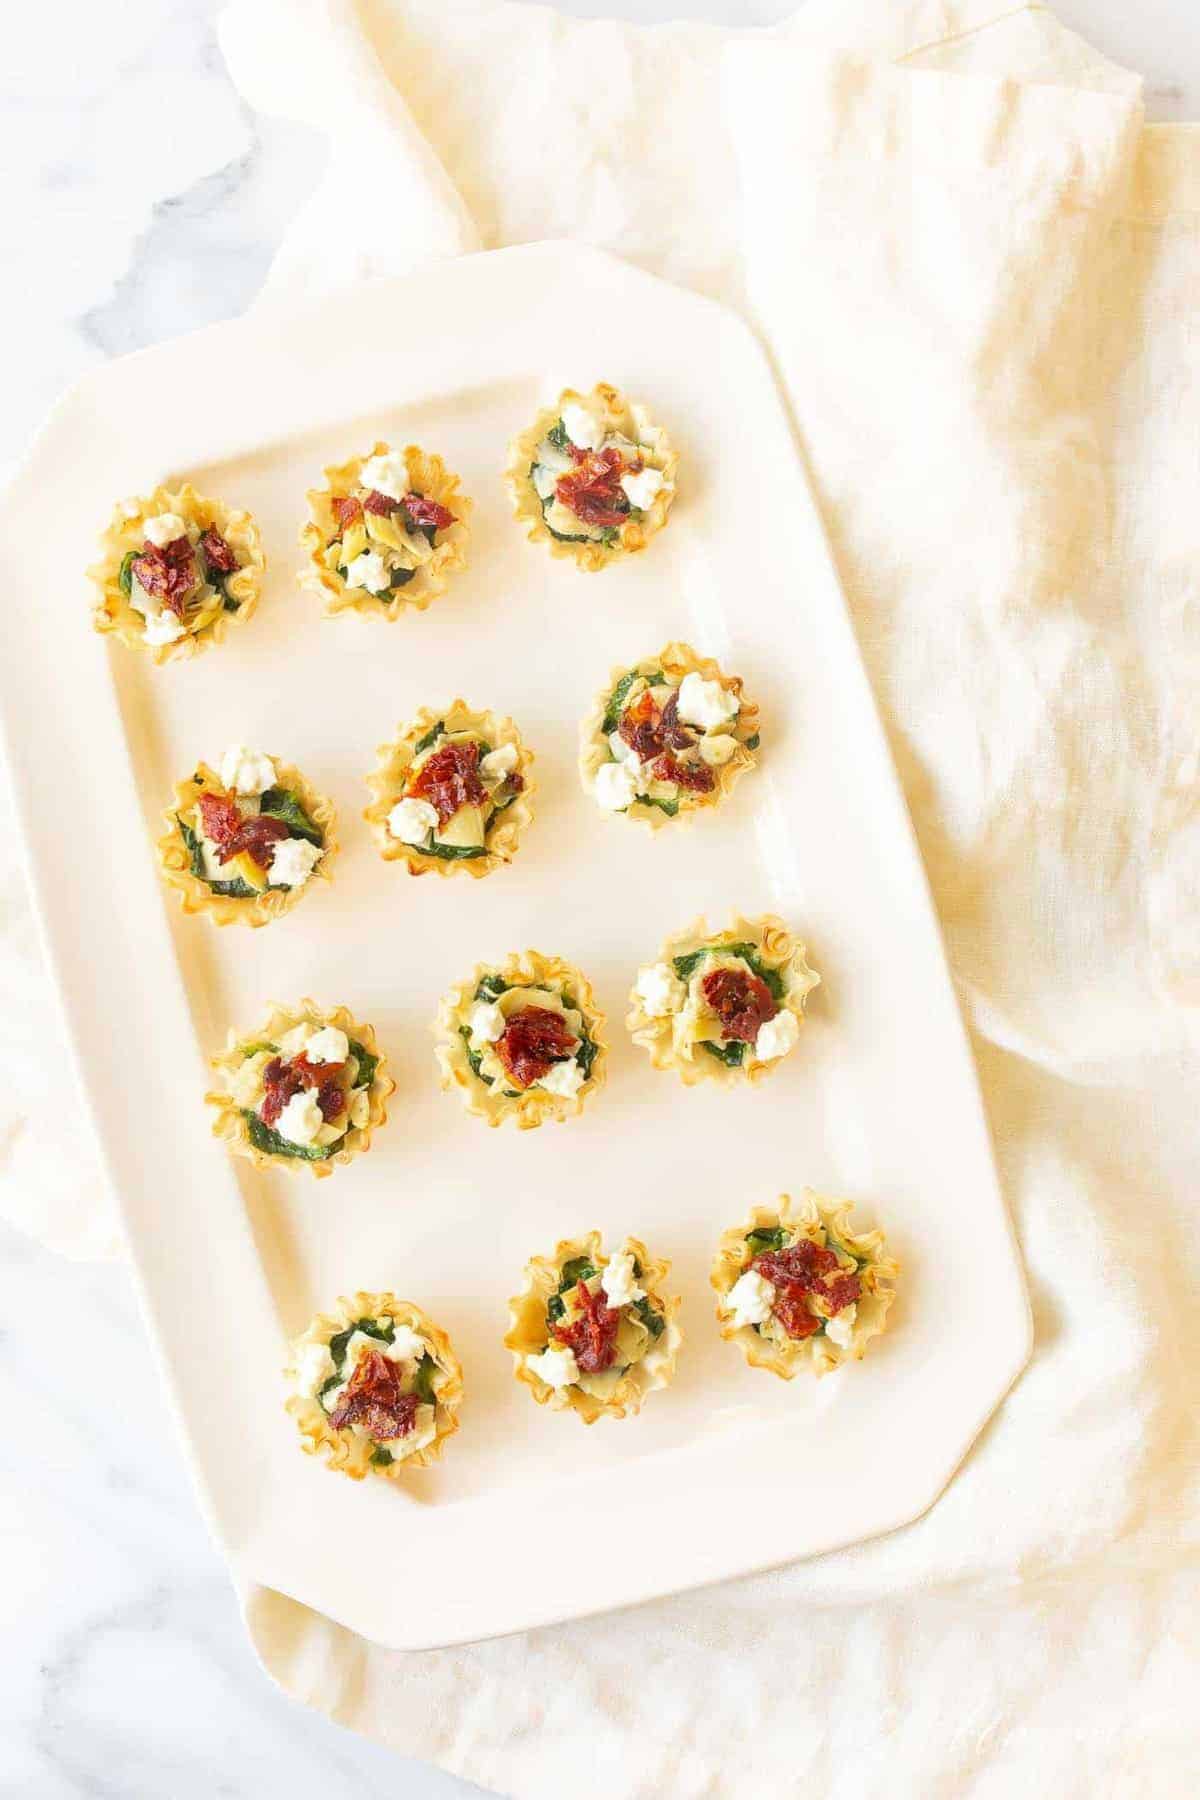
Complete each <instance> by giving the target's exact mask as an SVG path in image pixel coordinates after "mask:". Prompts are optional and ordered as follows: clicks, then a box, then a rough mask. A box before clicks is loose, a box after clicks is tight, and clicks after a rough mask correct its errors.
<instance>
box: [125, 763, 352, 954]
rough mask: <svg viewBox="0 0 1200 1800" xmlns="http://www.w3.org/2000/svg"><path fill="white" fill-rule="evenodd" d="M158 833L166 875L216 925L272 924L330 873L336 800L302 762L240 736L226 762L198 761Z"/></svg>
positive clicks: (189, 907) (186, 904)
mask: <svg viewBox="0 0 1200 1800" xmlns="http://www.w3.org/2000/svg"><path fill="white" fill-rule="evenodd" d="M163 817H164V819H165V820H166V824H167V831H166V835H165V836H164V837H161V838H160V839H159V840H158V844H157V850H158V862H159V867H160V868H161V870H162V872H163V877H164V879H165V880H166V881H167V882H168V883H169V884H170V886H171V887H173V888H175V889H176V891H177V892H178V894H179V896H180V899H181V901H182V903H183V910H184V911H185V912H206V913H207V914H208V915H209V917H210V918H211V919H213V920H214V921H215V922H216V923H217V924H218V925H236V924H241V925H255V926H257V925H266V924H269V923H270V921H271V920H272V919H277V918H278V917H279V915H280V914H281V913H285V912H287V911H288V909H289V907H292V906H294V905H295V904H296V902H297V900H299V898H300V896H301V894H302V893H303V892H304V890H305V887H306V886H307V884H308V882H309V880H310V878H311V877H312V876H314V875H315V876H317V877H318V878H319V879H321V880H323V881H328V880H329V879H330V873H329V865H330V863H331V862H332V860H333V857H334V853H335V851H336V850H337V837H336V835H335V830H334V813H333V805H332V802H331V801H329V800H327V799H326V798H325V796H324V795H323V794H319V793H318V792H317V790H316V789H315V788H314V787H310V786H309V784H308V782H307V781H306V780H305V779H304V776H303V775H302V774H301V773H300V771H299V769H294V768H293V767H292V766H291V764H290V763H283V762H280V761H279V760H278V758H276V757H271V756H263V755H262V754H261V753H260V752H259V751H256V750H247V749H246V747H245V745H243V744H235V745H234V746H233V747H232V748H231V749H229V750H227V751H226V752H225V755H224V756H223V757H222V758H221V766H220V771H219V773H218V771H216V770H214V769H210V768H209V766H208V764H207V763H200V764H198V765H197V767H196V770H195V772H194V773H193V774H192V775H190V776H189V777H188V779H187V780H186V781H180V782H177V783H176V786H175V804H174V806H173V807H172V808H171V809H170V811H169V812H166V813H164V815H163Z"/></svg>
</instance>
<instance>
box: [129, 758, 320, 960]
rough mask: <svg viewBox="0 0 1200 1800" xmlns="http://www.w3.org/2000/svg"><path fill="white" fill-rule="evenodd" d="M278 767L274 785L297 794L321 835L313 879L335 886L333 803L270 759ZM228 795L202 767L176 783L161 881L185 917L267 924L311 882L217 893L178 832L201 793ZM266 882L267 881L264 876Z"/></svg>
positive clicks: (162, 845)
mask: <svg viewBox="0 0 1200 1800" xmlns="http://www.w3.org/2000/svg"><path fill="white" fill-rule="evenodd" d="M271 761H272V763H273V764H274V767H275V785H276V786H277V787H280V788H286V789H287V790H288V791H289V792H290V793H293V794H295V795H296V797H297V799H298V800H299V802H300V804H301V806H302V807H303V808H304V811H305V813H306V815H307V816H308V818H309V819H310V820H311V821H312V823H313V824H314V825H315V826H316V827H317V829H318V831H319V832H320V833H321V840H322V841H321V860H320V862H319V863H317V864H316V865H315V867H314V869H313V872H312V876H311V877H310V879H313V880H315V879H318V878H319V879H320V880H321V881H332V879H333V876H332V875H331V873H330V868H329V865H330V863H331V862H332V861H333V858H334V856H335V855H336V853H337V849H338V840H337V822H336V818H335V815H334V810H333V802H332V801H331V800H327V799H326V798H325V795H324V794H319V793H318V792H317V790H316V788H314V787H312V786H310V785H309V783H308V782H307V781H306V780H305V778H304V776H303V775H302V774H301V773H300V771H299V769H297V768H294V767H293V766H292V765H291V763H284V762H279V761H278V760H277V759H276V758H275V757H272V758H271ZM227 791H228V790H227V789H226V787H225V784H224V783H223V782H222V780H221V778H220V776H219V775H218V774H217V773H216V771H215V770H213V769H210V768H209V766H208V764H207V763H199V764H198V765H197V767H196V770H195V772H194V774H192V775H189V776H188V778H187V780H186V781H178V782H176V784H175V803H174V805H173V806H172V807H171V808H170V810H169V811H167V812H165V813H164V814H163V821H164V823H165V824H166V827H167V829H166V832H165V833H164V835H163V836H162V837H160V838H159V840H158V842H157V843H156V845H155V847H154V848H155V853H156V855H157V858H158V866H159V868H160V869H161V870H162V875H163V880H164V881H165V882H166V883H167V885H168V886H169V887H172V888H174V889H175V891H176V892H177V893H178V895H179V898H180V904H181V905H182V907H183V910H184V912H185V913H200V912H202V913H207V914H208V916H209V918H210V919H211V920H212V921H213V923H214V924H215V925H251V926H255V927H257V926H260V925H269V924H270V923H271V920H272V919H278V918H279V917H281V915H282V914H283V913H285V912H289V911H290V910H291V908H292V907H293V906H295V905H296V903H297V901H299V900H300V899H301V898H302V897H303V895H304V893H305V892H306V890H307V887H308V882H305V883H303V884H302V885H301V886H299V887H290V888H282V887H279V888H273V887H268V888H265V889H263V890H262V891H261V892H259V893H255V894H251V895H242V896H238V895H235V894H216V893H214V892H213V890H212V888H211V887H210V886H209V884H208V882H207V881H205V880H204V879H203V878H202V877H201V876H199V875H196V874H194V873H193V870H192V857H191V853H190V851H189V849H188V847H187V845H186V844H185V842H184V839H183V836H182V834H181V832H180V820H181V818H183V817H184V816H185V815H188V814H190V813H191V812H192V811H193V809H194V808H195V806H196V803H197V801H198V800H199V798H200V796H201V794H225V793H226V792H227ZM264 879H266V877H264Z"/></svg>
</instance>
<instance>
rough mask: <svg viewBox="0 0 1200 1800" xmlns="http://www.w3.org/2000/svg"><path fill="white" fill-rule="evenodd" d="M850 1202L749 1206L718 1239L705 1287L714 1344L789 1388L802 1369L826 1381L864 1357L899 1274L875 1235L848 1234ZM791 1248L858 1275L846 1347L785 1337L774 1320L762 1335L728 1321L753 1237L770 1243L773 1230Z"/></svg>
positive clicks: (822, 1336)
mask: <svg viewBox="0 0 1200 1800" xmlns="http://www.w3.org/2000/svg"><path fill="white" fill-rule="evenodd" d="M852 1208H853V1202H852V1201H850V1200H827V1199H825V1198H823V1196H822V1195H820V1194H818V1193H815V1192H814V1191H813V1189H812V1188H805V1189H804V1190H803V1192H802V1193H801V1195H800V1198H799V1200H797V1201H793V1200H792V1199H791V1197H790V1195H788V1194H781V1195H780V1196H779V1199H778V1201H777V1202H776V1204H775V1205H774V1206H755V1207H753V1208H752V1209H751V1211H750V1215H749V1217H748V1218H747V1219H745V1220H744V1221H743V1222H742V1224H740V1225H734V1226H731V1227H730V1229H729V1230H728V1231H726V1232H724V1233H723V1234H722V1237H721V1241H720V1243H719V1244H718V1245H717V1253H716V1256H715V1257H714V1258H713V1265H712V1273H711V1274H710V1276H709V1280H710V1282H711V1284H712V1287H713V1289H714V1290H715V1292H716V1295H717V1324H718V1327H719V1329H720V1333H721V1336H722V1337H723V1338H727V1339H728V1340H729V1341H730V1342H731V1343H735V1344H737V1345H738V1346H739V1348H740V1349H741V1351H742V1353H743V1355H744V1356H745V1358H746V1361H747V1362H748V1363H752V1364H753V1365H754V1367H755V1368H756V1369H770V1370H771V1371H772V1373H773V1374H775V1375H781V1376H782V1377H783V1379H784V1380H785V1381H790V1380H791V1379H792V1377H793V1376H794V1375H796V1374H798V1373H799V1372H800V1371H801V1370H802V1369H810V1370H811V1371H812V1372H813V1374H815V1375H826V1374H828V1372H829V1371H830V1369H836V1368H838V1367H840V1365H841V1364H842V1363H844V1362H848V1361H850V1360H851V1359H854V1360H858V1359H859V1358H861V1357H863V1356H865V1355H866V1352H867V1345H868V1344H869V1343H870V1341H871V1339H872V1338H873V1337H878V1336H879V1334H880V1333H881V1332H882V1331H883V1330H884V1328H885V1327H886V1325H887V1315H888V1308H889V1307H890V1306H891V1304H892V1301H893V1299H894V1298H895V1289H894V1288H893V1286H892V1283H893V1282H894V1281H895V1280H896V1277H897V1276H898V1275H899V1273H900V1265H899V1263H897V1262H896V1261H895V1259H894V1258H893V1257H890V1256H888V1255H887V1250H886V1245H885V1242H884V1236H883V1233H882V1231H865V1232H854V1231H851V1229H850V1225H849V1216H850V1213H851V1211H852ZM781 1229H782V1231H783V1232H784V1233H785V1234H786V1235H787V1239H788V1241H789V1242H790V1243H796V1242H798V1241H799V1240H800V1239H801V1238H807V1239H809V1241H810V1242H812V1243H814V1244H818V1245H820V1246H822V1247H823V1248H826V1249H830V1250H832V1251H834V1252H835V1253H836V1255H837V1258H838V1263H839V1266H840V1269H841V1271H842V1272H844V1273H845V1274H857V1276H858V1279H859V1281H860V1282H861V1284H862V1293H861V1296H860V1298H859V1299H858V1300H857V1301H856V1302H855V1303H854V1319H853V1322H852V1323H851V1324H850V1326H849V1335H848V1340H847V1342H846V1343H845V1344H841V1343H839V1342H836V1341H835V1340H834V1339H833V1338H831V1337H830V1336H829V1335H828V1332H827V1330H826V1328H825V1327H824V1325H822V1328H821V1330H820V1331H819V1332H818V1333H817V1334H815V1335H814V1336H811V1337H803V1338H796V1337H790V1336H789V1335H788V1333H787V1332H786V1331H785V1330H784V1329H783V1327H782V1326H781V1325H780V1324H779V1323H778V1321H777V1320H773V1319H772V1320H770V1321H767V1322H766V1324H765V1327H764V1329H763V1330H761V1331H760V1330H756V1329H755V1327H754V1326H753V1325H738V1324H737V1323H736V1321H735V1319H734V1318H732V1317H731V1316H730V1312H729V1309H728V1302H727V1296H728V1294H729V1291H730V1289H731V1288H732V1287H733V1285H734V1283H735V1282H736V1281H738V1280H739V1279H740V1278H741V1276H742V1275H744V1274H745V1272H746V1270H747V1269H748V1268H749V1265H750V1263H751V1261H752V1260H753V1258H754V1257H755V1256H756V1255H757V1254H759V1250H758V1249H757V1248H755V1247H754V1246H752V1245H750V1244H748V1243H747V1241H746V1240H747V1238H748V1237H749V1236H750V1234H751V1233H752V1232H757V1233H760V1234H762V1235H763V1237H764V1238H765V1239H770V1238H771V1237H772V1236H773V1235H774V1234H776V1233H778V1232H779V1231H780V1230H781Z"/></svg>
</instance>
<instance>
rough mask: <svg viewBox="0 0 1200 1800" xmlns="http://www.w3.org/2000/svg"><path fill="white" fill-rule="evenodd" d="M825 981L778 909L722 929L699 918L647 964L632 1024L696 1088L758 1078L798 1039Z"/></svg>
mask: <svg viewBox="0 0 1200 1800" xmlns="http://www.w3.org/2000/svg"><path fill="white" fill-rule="evenodd" d="M820 979H821V977H820V976H819V975H818V974H817V972H816V970H815V969H810V968H809V966H808V964H807V963H806V962H805V960H804V945H803V944H802V943H801V942H800V941H799V939H798V938H795V937H793V936H792V933H791V932H790V931H789V930H788V928H787V926H786V925H785V924H784V922H783V920H782V919H778V918H776V917H774V915H773V914H770V913H767V914H765V915H764V916H763V917H762V918H758V919H743V918H740V917H739V918H736V919H735V920H734V921H733V924H732V925H731V926H729V927H728V929H727V930H725V931H716V932H711V931H709V930H708V927H707V925H706V923H705V921H704V920H703V919H697V920H696V922H695V924H693V925H691V926H689V927H688V929H687V930H686V931H681V932H679V933H678V934H677V935H676V936H675V937H671V938H668V939H667V941H666V943H665V944H664V945H663V950H662V955H661V957H660V958H659V960H658V961H657V962H654V963H649V964H648V965H647V966H646V967H645V968H643V969H639V970H638V976H637V981H636V982H635V984H634V988H633V992H632V993H631V994H630V996H629V999H630V1005H631V1008H632V1010H631V1011H630V1013H629V1015H628V1017H627V1019H626V1021H625V1022H626V1024H627V1025H628V1027H629V1029H630V1031H631V1032H632V1033H633V1040H634V1042H635V1043H636V1044H640V1045H641V1046H642V1048H643V1049H644V1050H646V1051H647V1052H648V1053H649V1056H650V1061H651V1062H652V1063H653V1065H654V1067H655V1068H656V1069H674V1070H675V1071H676V1072H677V1074H678V1075H679V1077H680V1079H681V1080H682V1081H684V1082H686V1083H687V1084H688V1086H689V1087H690V1086H691V1085H692V1084H693V1083H694V1082H697V1081H706V1080H709V1081H711V1080H717V1081H723V1082H725V1083H727V1084H728V1083H731V1082H739V1081H758V1080H760V1079H761V1078H762V1076H764V1075H765V1074H766V1073H767V1072H768V1071H769V1070H771V1069H773V1068H775V1067H776V1065H777V1064H778V1063H779V1062H780V1060H781V1059H782V1058H783V1057H784V1056H786V1055H787V1053H788V1051H789V1050H791V1049H792V1048H793V1046H794V1045H795V1043H796V1041H797V1039H798V1038H799V1036H800V1027H801V1024H802V1023H803V1020H804V1004H805V1001H806V1000H807V998H808V995H809V994H810V993H811V992H812V990H813V988H815V987H816V986H817V984H818V982H819V981H820Z"/></svg>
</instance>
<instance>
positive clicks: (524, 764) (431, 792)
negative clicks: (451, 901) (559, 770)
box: [363, 700, 533, 879]
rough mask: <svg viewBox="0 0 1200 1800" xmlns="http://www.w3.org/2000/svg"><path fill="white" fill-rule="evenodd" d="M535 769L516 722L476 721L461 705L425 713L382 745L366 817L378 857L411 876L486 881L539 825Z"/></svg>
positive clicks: (478, 715) (481, 716)
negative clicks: (534, 825) (458, 876)
mask: <svg viewBox="0 0 1200 1800" xmlns="http://www.w3.org/2000/svg"><path fill="white" fill-rule="evenodd" d="M532 767H533V753H532V751H530V750H527V749H526V748H525V745H524V744H523V743H522V742H521V737H520V733H519V732H518V731H517V728H516V726H515V725H514V724H513V722H512V720H511V719H498V718H497V717H496V715H495V714H494V713H490V712H472V711H471V709H470V708H469V707H468V705H467V703H466V701H465V700H455V701H453V702H452V703H451V705H450V706H448V707H447V708H446V709H445V710H444V711H443V712H441V713H435V712H431V711H430V709H429V708H428V707H422V709H421V711H420V712H419V713H418V714H417V716H416V718H415V719H414V720H413V721H412V723H411V724H410V725H406V726H405V727H404V728H403V730H402V731H401V733H400V735H399V737H398V738H397V739H396V740H395V742H393V743H390V744H383V745H381V747H380V750H379V765H378V767H377V768H376V769H375V771H374V773H373V774H371V775H368V776H367V786H368V787H369V788H370V789H371V792H372V794H373V795H374V799H373V801H372V803H371V805H370V806H369V807H368V808H367V809H366V812H365V813H364V814H363V817H364V818H365V819H366V820H367V822H368V824H369V825H370V826H371V829H372V831H373V832H374V834H375V841H376V842H377V844H378V845H379V852H380V855H381V856H382V857H383V858H384V859H385V861H387V862H404V863H406V864H407V865H408V871H409V874H410V875H427V874H428V873H429V872H430V870H434V871H435V872H436V873H437V874H439V875H456V874H458V873H459V871H460V870H465V871H466V873H467V874H468V875H473V876H475V877H476V879H481V878H482V877H483V876H484V875H490V874H491V872H492V870H493V869H498V868H500V866H501V865H502V864H503V863H507V862H511V861H512V859H513V857H514V856H515V855H516V853H517V847H518V845H519V843H520V841H521V833H522V832H523V831H524V830H525V827H526V826H527V825H528V824H529V823H530V821H531V820H532V818H533V807H532V799H533V783H532V780H531V776H530V770H531V769H532Z"/></svg>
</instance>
